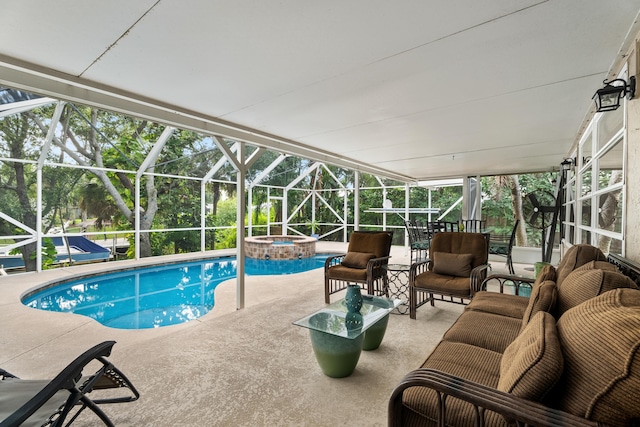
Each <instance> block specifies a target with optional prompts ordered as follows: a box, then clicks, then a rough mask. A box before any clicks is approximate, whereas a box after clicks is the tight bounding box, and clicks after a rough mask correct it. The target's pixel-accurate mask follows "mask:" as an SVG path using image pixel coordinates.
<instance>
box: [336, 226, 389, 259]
mask: <svg viewBox="0 0 640 427" xmlns="http://www.w3.org/2000/svg"><path fill="white" fill-rule="evenodd" d="M392 234H393V233H392V232H391V231H381V232H371V231H354V232H353V233H351V235H350V236H349V247H348V249H347V252H364V253H371V254H375V258H382V257H385V256H389V251H390V250H391V239H392Z"/></svg>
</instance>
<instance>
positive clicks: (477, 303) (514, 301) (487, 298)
mask: <svg viewBox="0 0 640 427" xmlns="http://www.w3.org/2000/svg"><path fill="white" fill-rule="evenodd" d="M528 304H529V298H526V297H522V296H519V295H511V294H500V293H497V292H489V291H480V292H476V294H475V295H474V296H473V299H472V300H471V302H470V303H469V305H467V307H466V308H465V310H473V311H482V312H485V313H493V314H499V315H501V316H507V317H513V318H514V319H518V320H520V319H522V316H523V315H524V311H525V310H526V308H527V306H528Z"/></svg>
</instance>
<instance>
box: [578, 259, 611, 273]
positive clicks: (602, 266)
mask: <svg viewBox="0 0 640 427" xmlns="http://www.w3.org/2000/svg"><path fill="white" fill-rule="evenodd" d="M583 270H608V271H617V272H618V273H619V272H620V270H618V267H616V266H615V265H613V264H611V263H610V262H609V261H589V262H588V263H586V264H583V265H581V266H580V267H578V268H576V269H575V270H573V271H583Z"/></svg>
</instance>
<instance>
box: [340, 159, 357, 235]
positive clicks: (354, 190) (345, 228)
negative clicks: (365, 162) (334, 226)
mask: <svg viewBox="0 0 640 427" xmlns="http://www.w3.org/2000/svg"><path fill="white" fill-rule="evenodd" d="M344 218H345V221H346V222H345V227H344V241H345V242H346V241H347V227H346V226H347V224H348V223H349V219H348V218H347V213H346V212H345V215H344ZM353 229H354V230H359V229H360V172H358V171H355V174H354V182H353Z"/></svg>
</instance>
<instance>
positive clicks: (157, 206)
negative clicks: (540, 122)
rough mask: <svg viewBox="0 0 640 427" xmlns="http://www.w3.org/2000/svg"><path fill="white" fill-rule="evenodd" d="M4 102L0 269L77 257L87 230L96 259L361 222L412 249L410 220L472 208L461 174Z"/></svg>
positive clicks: (21, 100)
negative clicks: (407, 177) (441, 175)
mask: <svg viewBox="0 0 640 427" xmlns="http://www.w3.org/2000/svg"><path fill="white" fill-rule="evenodd" d="M0 102H1V104H0V108H1V110H0V150H1V154H0V156H1V158H0V161H1V164H2V169H1V171H0V179H1V180H2V185H1V188H2V189H1V195H0V200H1V201H2V209H1V211H0V239H2V255H3V258H4V264H3V265H4V268H5V269H8V268H10V267H12V266H15V264H11V263H10V262H9V261H10V260H11V259H18V260H19V262H18V264H17V265H19V266H24V268H25V269H26V270H30V271H33V270H35V271H39V270H41V269H43V268H50V267H55V266H56V265H68V264H73V263H77V262H82V261H83V259H79V258H78V255H77V254H76V253H72V248H74V247H77V246H78V245H80V246H82V245H81V244H79V243H78V240H77V239H78V238H82V239H86V240H88V241H90V242H92V243H94V244H96V245H97V246H98V247H99V248H102V249H103V250H100V249H98V250H97V252H100V253H101V256H100V257H98V258H97V260H101V259H110V260H119V259H132V258H135V259H138V258H144V257H151V256H157V255H166V254H173V253H188V252H201V251H206V250H212V249H227V248H237V249H239V251H238V253H241V249H242V244H243V240H244V239H243V238H241V237H244V236H260V235H280V234H283V235H317V237H318V238H319V239H322V240H329V241H342V242H346V241H347V239H348V234H349V233H350V232H351V231H352V230H354V229H364V230H367V229H369V230H380V229H392V230H394V231H396V233H395V234H394V244H396V245H405V244H406V235H405V229H404V219H405V218H409V217H422V218H423V219H424V220H425V221H428V220H432V219H448V220H451V221H457V220H458V219H460V218H462V216H463V213H462V209H463V206H465V204H466V202H464V201H463V199H464V198H463V197H462V195H463V188H464V187H465V185H463V180H462V179H453V180H445V181H439V182H431V183H429V185H428V186H425V185H420V184H419V183H409V182H401V181H398V180H394V179H390V178H389V177H384V176H377V175H374V174H371V173H366V172H360V171H355V170H349V169H347V168H344V167H338V166H333V165H330V164H326V163H323V162H319V161H312V160H308V159H304V158H301V157H299V156H294V155H291V154H289V153H286V152H276V151H273V150H270V149H266V148H264V147H260V146H256V145H251V144H247V143H245V142H241V141H234V140H231V139H228V138H224V137H221V136H219V135H215V134H205V133H202V132H196V131H194V130H188V129H179V128H175V127H172V126H168V125H164V124H161V123H157V122H153V121H149V120H145V119H141V118H135V117H131V116H127V115H123V114H119V113H115V112H111V111H105V110H100V109H97V108H92V107H90V106H86V105H79V104H74V103H71V102H64V101H59V100H55V99H51V98H46V97H41V96H38V95H35V94H31V93H27V92H23V91H19V90H14V89H10V88H3V89H1V90H0ZM442 189H446V191H444V192H443V191H442ZM434 199H437V200H434ZM478 200H479V199H478ZM434 202H437V205H436V203H434ZM470 206H471V211H472V212H471V216H473V214H474V210H475V209H476V207H475V205H474V204H473V203H471V204H470ZM464 216H465V217H467V216H469V215H466V214H465V215H464ZM242 222H244V227H240V229H238V227H237V224H238V223H242ZM74 239H75V241H72V240H74ZM54 243H55V244H54ZM94 250H95V249H94ZM105 251H106V253H105ZM95 260H96V258H95V257H94V258H91V259H88V261H95ZM0 263H2V262H0Z"/></svg>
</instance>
